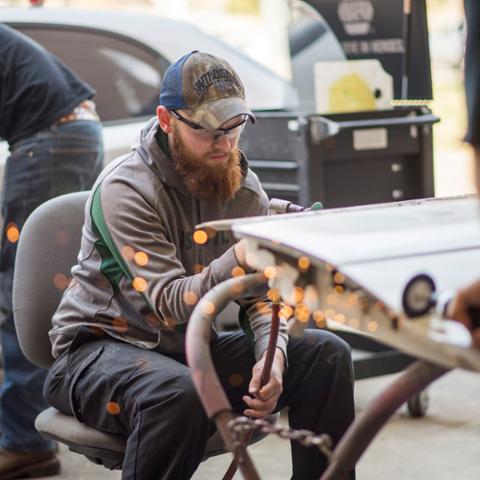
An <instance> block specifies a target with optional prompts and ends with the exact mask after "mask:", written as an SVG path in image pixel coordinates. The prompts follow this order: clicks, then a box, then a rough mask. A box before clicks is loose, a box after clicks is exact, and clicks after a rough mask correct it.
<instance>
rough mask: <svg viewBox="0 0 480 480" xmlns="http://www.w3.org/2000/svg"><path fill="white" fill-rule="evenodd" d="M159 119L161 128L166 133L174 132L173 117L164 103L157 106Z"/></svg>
mask: <svg viewBox="0 0 480 480" xmlns="http://www.w3.org/2000/svg"><path fill="white" fill-rule="evenodd" d="M157 119H158V123H159V125H160V128H161V129H162V130H163V131H164V132H165V133H167V134H168V133H171V132H172V125H171V123H172V122H171V121H172V117H171V116H170V113H168V110H167V109H166V108H165V107H164V106H162V105H159V106H158V107H157Z"/></svg>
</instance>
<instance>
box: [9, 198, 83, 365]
mask: <svg viewBox="0 0 480 480" xmlns="http://www.w3.org/2000/svg"><path fill="white" fill-rule="evenodd" d="M88 194H89V192H76V193H69V194H67V195H62V196H60V197H56V198H53V199H52V200H48V201H47V202H45V203H43V204H42V205H40V206H39V207H38V208H36V209H35V210H34V211H33V212H32V214H31V215H30V216H29V217H28V219H27V221H26V222H25V225H24V227H23V228H22V231H21V233H20V240H19V243H18V250H17V258H16V262H15V274H14V279H13V315H14V321H15V327H16V330H17V335H18V340H19V342H20V346H21V348H22V351H23V353H24V355H25V356H26V357H27V358H28V360H30V361H31V362H32V363H34V364H35V365H38V366H39V367H43V368H48V367H49V366H50V365H51V364H52V362H53V357H52V355H51V345H50V340H49V337H48V331H49V330H50V329H51V328H52V323H51V320H52V315H53V313H54V312H55V310H56V308H57V306H58V304H59V302H60V298H61V296H62V293H63V291H64V289H65V287H66V285H67V282H68V281H69V280H70V269H71V268H72V266H73V265H75V263H76V258H77V255H78V251H79V248H80V239H81V234H82V225H83V221H84V209H85V203H86V201H87V198H88Z"/></svg>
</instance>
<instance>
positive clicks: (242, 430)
mask: <svg viewBox="0 0 480 480" xmlns="http://www.w3.org/2000/svg"><path fill="white" fill-rule="evenodd" d="M228 428H229V430H230V432H231V434H232V436H233V437H234V442H233V443H234V447H235V450H236V451H240V450H241V449H242V448H243V447H244V445H243V444H244V441H243V439H244V438H245V436H246V434H247V433H248V432H254V431H255V430H258V431H260V432H262V433H266V434H271V433H273V434H274V435H277V436H278V437H280V438H284V439H288V440H291V441H293V442H298V443H300V445H303V446H304V447H312V446H314V447H317V448H318V449H319V450H320V451H321V452H322V453H323V454H324V455H325V456H326V457H327V459H328V460H330V458H331V456H332V439H331V438H330V436H329V435H326V434H321V435H316V434H315V433H313V432H311V431H310V430H293V429H291V428H289V427H283V426H281V425H275V424H271V423H270V422H268V421H267V420H260V419H253V418H248V417H235V418H234V419H232V420H230V421H229V422H228Z"/></svg>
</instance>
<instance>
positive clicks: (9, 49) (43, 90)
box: [0, 24, 95, 146]
mask: <svg viewBox="0 0 480 480" xmlns="http://www.w3.org/2000/svg"><path fill="white" fill-rule="evenodd" d="M94 93H95V91H94V90H93V89H92V87H90V85H88V84H86V83H85V82H83V81H82V80H80V78H78V77H77V76H76V75H75V74H74V73H73V72H72V71H71V70H69V69H68V68H67V67H66V66H65V65H63V64H62V63H61V62H60V60H59V59H58V58H56V57H55V56H54V55H52V54H51V53H49V52H48V51H47V50H45V49H44V48H43V47H42V46H41V45H39V44H38V43H36V42H34V41H33V40H32V39H30V38H29V37H27V36H26V35H23V34H21V33H19V32H17V31H16V30H14V29H12V28H10V27H7V26H6V25H1V24H0V137H1V138H4V139H5V140H7V142H8V143H9V145H10V146H11V145H12V144H13V143H15V142H17V141H18V140H21V139H23V138H26V137H28V136H30V135H32V134H34V133H37V132H39V131H41V130H44V129H45V128H48V127H50V126H51V125H52V124H53V123H54V121H55V120H56V119H58V118H60V117H61V116H63V115H66V114H67V113H70V112H71V111H72V110H73V109H74V108H75V107H76V106H77V105H78V104H79V103H80V102H82V101H83V100H86V99H88V98H91V97H92V96H93V94H94Z"/></svg>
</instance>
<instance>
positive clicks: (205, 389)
mask: <svg viewBox="0 0 480 480" xmlns="http://www.w3.org/2000/svg"><path fill="white" fill-rule="evenodd" d="M266 283H267V279H266V277H265V276H264V275H263V274H261V273H255V274H249V275H244V276H242V277H236V278H231V279H229V280H227V281H225V282H223V283H220V284H219V285H217V286H215V287H214V288H212V290H210V291H209V292H208V293H207V294H206V295H204V296H203V297H202V299H201V300H200V301H199V302H198V304H197V306H196V307H195V309H194V310H193V312H192V315H191V317H190V320H189V322H188V327H187V335H186V354H187V363H188V365H189V367H190V370H191V373H192V379H193V383H194V385H195V388H196V390H197V392H198V395H199V396H200V399H201V401H202V404H203V407H204V408H205V411H206V412H207V415H208V416H209V417H210V418H212V419H214V420H215V423H216V425H217V428H218V430H219V431H220V434H221V435H222V438H223V441H224V442H225V446H226V447H227V448H228V449H229V450H230V451H231V452H234V449H235V446H234V445H233V442H232V439H231V436H230V432H229V430H228V427H227V424H228V422H229V421H230V420H231V419H232V418H233V413H232V407H231V405H230V402H229V401H228V398H227V396H226V395H225V392H224V390H223V387H222V384H221V383H220V380H219V378H218V375H217V373H216V371H215V368H214V365H213V362H212V357H211V354H210V337H211V331H212V324H213V321H214V320H215V317H216V316H217V315H218V313H219V312H220V311H222V310H223V309H224V308H225V307H226V305H227V304H228V303H229V302H230V301H231V300H235V299H236V298H239V297H241V296H243V295H244V294H245V290H247V289H249V288H252V287H258V286H260V285H262V284H266ZM242 453H243V455H242V461H241V462H239V467H240V470H241V472H242V474H243V475H244V477H245V478H246V479H248V480H260V477H259V476H258V473H257V472H256V470H255V467H254V465H253V462H252V461H251V459H250V457H249V455H248V453H247V452H246V451H244V452H242Z"/></svg>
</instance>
